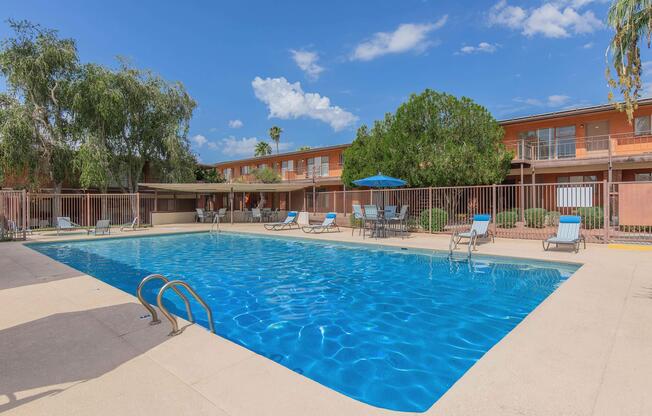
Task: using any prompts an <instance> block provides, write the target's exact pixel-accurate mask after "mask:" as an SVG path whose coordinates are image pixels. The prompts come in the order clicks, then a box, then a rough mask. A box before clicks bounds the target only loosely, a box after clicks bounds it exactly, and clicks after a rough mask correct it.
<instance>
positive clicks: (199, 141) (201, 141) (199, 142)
mask: <svg viewBox="0 0 652 416" xmlns="http://www.w3.org/2000/svg"><path fill="white" fill-rule="evenodd" d="M190 140H191V141H192V142H193V143H194V144H195V145H196V146H197V147H203V146H204V145H205V144H206V142H208V139H206V137H204V136H202V135H201V134H197V135H195V136H192V137H191V138H190Z"/></svg>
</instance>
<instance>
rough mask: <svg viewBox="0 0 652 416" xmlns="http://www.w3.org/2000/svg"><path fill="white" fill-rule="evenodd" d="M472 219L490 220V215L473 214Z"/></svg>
mask: <svg viewBox="0 0 652 416" xmlns="http://www.w3.org/2000/svg"><path fill="white" fill-rule="evenodd" d="M473 221H491V215H489V214H475V215H474V216H473Z"/></svg>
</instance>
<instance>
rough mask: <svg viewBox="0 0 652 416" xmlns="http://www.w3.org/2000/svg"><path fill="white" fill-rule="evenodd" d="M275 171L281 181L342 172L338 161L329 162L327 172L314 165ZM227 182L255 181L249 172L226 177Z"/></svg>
mask: <svg viewBox="0 0 652 416" xmlns="http://www.w3.org/2000/svg"><path fill="white" fill-rule="evenodd" d="M274 171H275V172H276V173H278V174H279V175H280V176H281V180H282V181H288V182H291V181H300V180H306V179H312V178H313V177H314V178H339V177H340V173H341V172H342V165H341V164H339V163H331V164H330V165H329V168H328V173H327V174H324V173H325V172H322V170H321V169H319V168H317V167H315V169H312V170H309V169H307V168H295V169H292V170H288V169H274ZM227 182H244V183H253V182H257V179H256V177H255V176H254V175H253V174H251V173H248V174H244V175H235V176H232V177H231V178H227Z"/></svg>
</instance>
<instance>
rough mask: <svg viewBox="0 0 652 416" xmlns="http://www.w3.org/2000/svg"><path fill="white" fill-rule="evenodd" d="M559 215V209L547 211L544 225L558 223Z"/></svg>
mask: <svg viewBox="0 0 652 416" xmlns="http://www.w3.org/2000/svg"><path fill="white" fill-rule="evenodd" d="M560 216H561V212H559V211H548V213H547V214H546V225H552V226H554V225H557V224H559V217H560Z"/></svg>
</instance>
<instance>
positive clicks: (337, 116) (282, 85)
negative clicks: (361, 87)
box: [251, 77, 358, 131]
mask: <svg viewBox="0 0 652 416" xmlns="http://www.w3.org/2000/svg"><path fill="white" fill-rule="evenodd" d="M251 85H252V87H253V89H254V94H256V98H258V99H259V100H260V101H262V102H264V103H265V104H267V108H268V109H269V116H268V117H269V118H272V117H277V118H280V119H284V120H288V119H296V118H300V117H308V118H312V119H315V120H320V121H323V122H324V123H328V124H329V125H330V126H331V127H332V128H333V130H335V131H338V130H342V129H343V128H345V127H348V126H350V125H352V124H353V123H355V122H356V121H357V120H358V117H356V116H355V115H353V114H351V113H349V112H348V111H346V110H344V109H342V108H340V107H338V106H334V105H331V102H330V99H329V98H328V97H322V96H321V95H319V94H317V93H307V92H304V91H303V90H302V89H301V84H300V83H298V82H295V83H294V84H291V83H289V82H288V81H287V80H286V79H285V78H283V77H281V78H265V79H262V78H260V77H256V78H255V79H254V80H253V81H252V82H251Z"/></svg>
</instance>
